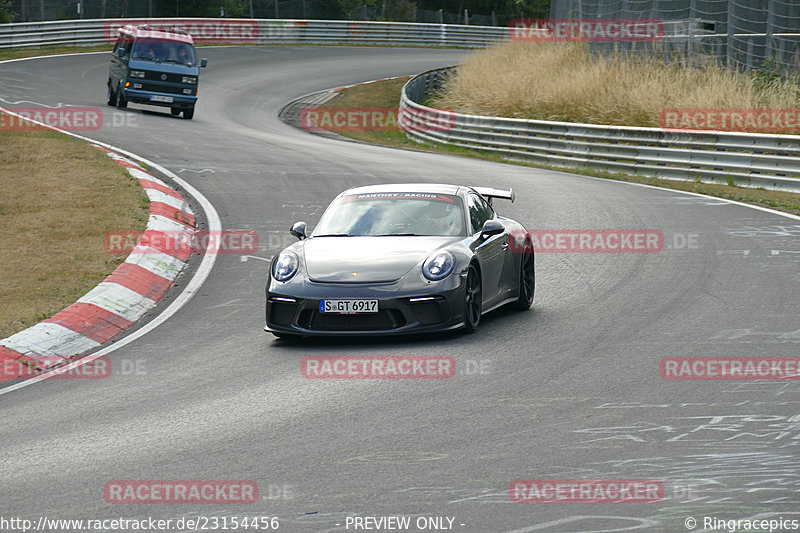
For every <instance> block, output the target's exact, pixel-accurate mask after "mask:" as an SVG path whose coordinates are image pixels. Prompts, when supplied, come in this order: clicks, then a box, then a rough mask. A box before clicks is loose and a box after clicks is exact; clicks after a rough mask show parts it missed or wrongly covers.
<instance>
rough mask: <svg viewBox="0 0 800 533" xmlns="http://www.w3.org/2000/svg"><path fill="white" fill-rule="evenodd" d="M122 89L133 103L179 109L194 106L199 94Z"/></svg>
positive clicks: (127, 98)
mask: <svg viewBox="0 0 800 533" xmlns="http://www.w3.org/2000/svg"><path fill="white" fill-rule="evenodd" d="M122 91H123V95H124V96H125V99H126V100H127V101H128V102H131V103H133V104H148V105H157V106H162V107H171V108H178V109H189V108H192V107H194V105H195V103H196V102H197V96H195V95H188V94H171V93H158V92H153V91H142V90H139V89H130V88H127V89H123V90H122ZM168 99H171V100H168ZM165 100H166V101H165Z"/></svg>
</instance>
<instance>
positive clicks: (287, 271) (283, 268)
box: [272, 252, 300, 281]
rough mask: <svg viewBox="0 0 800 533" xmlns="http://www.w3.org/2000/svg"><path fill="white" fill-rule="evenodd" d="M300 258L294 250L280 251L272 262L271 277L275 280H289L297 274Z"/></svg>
mask: <svg viewBox="0 0 800 533" xmlns="http://www.w3.org/2000/svg"><path fill="white" fill-rule="evenodd" d="M299 264H300V260H299V259H298V258H297V254H296V253H294V252H281V253H280V255H279V256H278V259H276V260H275V262H274V263H272V277H273V278H275V280H276V281H289V280H290V279H292V276H294V275H295V274H297V267H298V265H299Z"/></svg>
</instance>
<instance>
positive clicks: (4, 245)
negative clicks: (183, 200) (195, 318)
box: [0, 116, 149, 338]
mask: <svg viewBox="0 0 800 533" xmlns="http://www.w3.org/2000/svg"><path fill="white" fill-rule="evenodd" d="M0 119H2V122H3V123H6V124H7V123H8V117H7V116H6V117H0ZM0 190H2V191H3V194H2V195H0V226H1V227H2V231H0V280H2V283H0V302H2V305H0V338H5V337H7V336H9V335H11V334H13V333H16V332H17V331H20V330H22V329H25V328H27V327H29V326H31V325H33V324H35V323H37V322H40V321H42V320H44V319H46V318H49V317H50V316H52V315H54V314H55V313H57V312H59V311H61V310H62V309H64V308H65V307H67V306H69V305H70V304H72V303H74V302H75V300H77V299H78V298H80V297H81V296H83V295H84V294H85V293H86V292H88V291H89V290H90V289H92V288H93V287H94V286H95V285H97V284H98V283H99V282H100V281H102V280H103V278H105V277H106V276H107V275H108V274H110V273H111V272H112V271H113V270H114V268H116V266H117V265H118V264H120V263H121V262H122V261H124V260H125V256H117V255H110V254H108V253H107V252H106V251H105V248H104V245H103V237H104V235H105V233H106V232H108V231H114V230H144V228H145V226H146V225H147V217H148V214H149V201H148V199H147V196H146V195H145V193H144V190H143V189H142V188H141V186H140V185H139V183H138V181H136V180H135V179H134V178H132V177H131V176H130V175H129V174H128V173H127V172H126V171H125V169H124V168H123V167H122V166H121V165H119V164H118V163H115V162H114V161H112V160H111V159H110V158H109V157H108V156H107V155H105V153H103V152H101V151H100V150H98V149H96V148H94V147H92V146H90V145H89V144H87V143H86V142H84V141H79V140H77V139H73V138H71V137H68V136H66V135H62V134H59V133H56V132H52V131H49V130H44V129H42V130H36V131H8V130H0Z"/></svg>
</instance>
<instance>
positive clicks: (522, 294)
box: [512, 241, 536, 311]
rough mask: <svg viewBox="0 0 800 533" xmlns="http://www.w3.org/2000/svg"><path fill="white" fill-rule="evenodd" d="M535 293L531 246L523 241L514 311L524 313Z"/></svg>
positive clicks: (529, 242) (534, 272)
mask: <svg viewBox="0 0 800 533" xmlns="http://www.w3.org/2000/svg"><path fill="white" fill-rule="evenodd" d="M535 292H536V270H535V269H534V265H533V244H531V241H525V244H523V245H522V257H521V258H520V262H519V298H517V301H516V302H514V303H513V304H512V306H513V307H514V309H517V310H518V311H525V310H527V309H530V308H531V305H533V297H534V294H535Z"/></svg>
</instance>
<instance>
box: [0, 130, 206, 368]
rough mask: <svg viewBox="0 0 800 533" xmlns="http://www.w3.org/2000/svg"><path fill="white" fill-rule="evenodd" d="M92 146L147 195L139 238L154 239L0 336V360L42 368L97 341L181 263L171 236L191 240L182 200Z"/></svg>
mask: <svg viewBox="0 0 800 533" xmlns="http://www.w3.org/2000/svg"><path fill="white" fill-rule="evenodd" d="M97 148H98V149H100V150H103V151H104V152H106V153H107V154H108V155H109V156H110V157H111V158H112V159H114V160H116V161H117V162H118V163H120V164H121V165H123V166H124V167H126V169H127V170H128V172H129V173H130V174H131V175H132V176H133V177H134V178H136V179H138V180H139V183H140V184H141V186H142V187H143V188H144V190H145V193H146V194H147V196H148V198H149V199H150V216H149V219H148V222H147V229H146V230H145V233H144V235H143V237H148V236H153V237H156V238H152V239H145V238H142V239H140V240H139V242H138V243H137V245H136V247H135V248H134V249H133V251H132V252H131V253H130V255H128V257H127V259H126V260H125V262H124V263H122V264H121V265H119V266H118V267H117V268H116V270H114V272H112V273H111V274H110V275H109V276H108V277H107V278H106V279H105V280H103V281H102V282H101V283H100V284H99V285H97V286H96V287H95V288H94V289H92V290H91V291H89V292H88V293H86V294H85V295H84V296H83V297H81V298H80V299H79V300H78V301H77V302H75V303H74V304H72V305H70V306H69V307H67V308H66V309H64V310H63V311H61V312H59V313H57V314H56V315H54V316H52V317H51V318H48V319H47V320H45V321H43V322H40V323H38V324H36V325H34V326H31V327H29V328H28V329H25V330H23V331H20V332H18V333H15V334H14V335H11V336H10V337H7V338H5V339H2V340H0V365H6V364H8V363H9V362H14V361H16V362H18V363H21V364H25V365H27V366H30V367H34V368H36V369H39V370H44V369H47V368H51V367H54V366H58V365H61V364H64V363H66V362H67V361H69V359H71V358H72V357H74V356H76V355H79V354H82V353H84V352H86V351H88V350H91V349H93V348H96V347H98V346H100V345H101V344H103V343H104V342H106V341H108V340H109V339H111V338H112V337H114V336H116V335H118V334H119V333H121V332H122V331H124V330H125V329H127V328H129V327H130V326H132V325H133V324H134V323H135V322H136V321H137V320H139V319H140V318H142V317H143V316H144V315H145V314H146V313H147V312H148V311H150V310H151V309H152V308H153V307H155V306H156V304H157V302H158V301H159V300H161V298H162V297H163V296H164V293H165V292H166V291H167V289H169V287H170V286H171V285H172V284H173V283H174V281H175V279H176V278H177V277H178V275H179V274H180V272H181V270H183V268H184V267H185V266H186V263H187V260H188V256H189V254H190V253H191V252H190V251H188V250H186V249H180V250H176V249H173V248H171V247H169V244H168V243H169V242H171V239H172V240H173V241H174V240H175V239H180V240H181V241H182V242H191V239H192V236H193V235H194V232H195V216H194V213H193V212H192V210H191V208H190V207H189V203H188V202H187V201H186V199H185V198H184V197H183V196H182V195H181V194H180V193H178V192H177V191H175V190H174V189H172V188H171V187H170V186H169V185H167V184H166V183H164V182H163V181H161V180H159V179H158V178H156V177H155V176H153V175H152V174H150V173H149V172H147V171H146V170H145V169H144V168H142V167H141V166H139V165H138V164H136V163H134V162H133V161H132V160H131V159H128V158H126V157H123V156H121V155H119V154H118V153H116V152H113V151H111V150H109V149H106V148H103V147H100V146H97ZM159 234H163V235H162V236H163V237H164V238H158V237H159ZM167 235H168V236H169V238H166V236H167ZM143 241H147V242H148V243H150V244H142V242H143ZM159 243H160V244H159ZM153 244H154V246H155V247H153ZM159 246H161V247H160V248H159ZM6 379H11V378H4V375H3V373H2V372H0V381H4V380H6Z"/></svg>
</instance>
